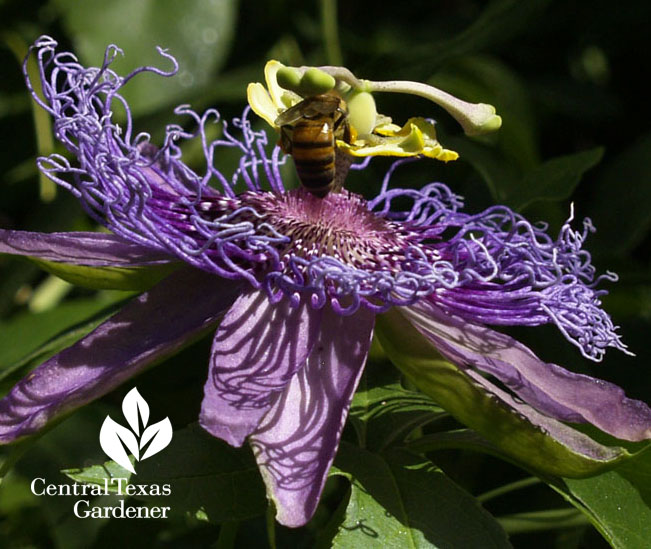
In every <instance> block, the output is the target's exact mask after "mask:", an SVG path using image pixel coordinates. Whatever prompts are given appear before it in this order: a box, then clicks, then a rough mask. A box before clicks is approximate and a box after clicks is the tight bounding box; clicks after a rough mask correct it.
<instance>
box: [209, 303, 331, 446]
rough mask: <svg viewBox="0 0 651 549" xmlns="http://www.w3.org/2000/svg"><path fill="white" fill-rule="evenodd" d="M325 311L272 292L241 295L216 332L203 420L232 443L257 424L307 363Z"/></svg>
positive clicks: (244, 436)
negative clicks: (273, 295) (275, 300)
mask: <svg viewBox="0 0 651 549" xmlns="http://www.w3.org/2000/svg"><path fill="white" fill-rule="evenodd" d="M321 316H322V311H321V310H316V309H313V308H312V307H311V306H310V305H309V304H306V303H305V302H302V303H301V304H300V305H299V306H298V307H292V306H290V302H289V300H288V299H284V300H283V301H281V302H280V303H277V304H272V303H270V302H269V299H268V298H267V295H266V294H265V293H264V292H260V291H257V290H255V291H251V292H249V293H248V294H246V295H243V296H241V297H240V298H238V300H237V301H236V302H235V303H234V304H233V306H232V307H231V309H230V310H229V311H228V313H227V314H226V316H225V317H224V320H223V321H222V323H221V324H220V326H219V329H218V330H217V334H216V335H215V341H214V342H213V347H212V357H211V361H210V372H209V375H208V380H207V381H206V385H205V387H204V399H203V403H202V405H201V416H200V418H199V422H200V423H201V425H202V427H203V428H204V429H206V431H208V432H209V433H211V434H213V435H214V436H216V437H219V438H221V439H223V440H225V441H226V442H228V443H229V444H231V445H233V446H241V445H242V444H243V443H244V439H246V437H247V436H248V435H249V434H251V432H253V430H254V429H255V428H256V427H257V426H258V424H259V423H260V420H261V419H262V417H263V416H264V415H265V414H266V412H267V411H268V410H269V408H270V407H271V403H272V400H273V395H274V393H277V392H278V391H281V390H282V389H284V388H285V386H286V385H287V384H288V383H289V381H290V380H291V378H292V376H293V375H294V374H295V373H296V372H297V371H298V370H299V368H301V367H302V366H303V364H304V363H305V359H306V358H307V357H308V355H309V354H310V352H311V350H312V347H313V345H314V343H315V341H316V339H317V335H318V330H319V326H320V324H321Z"/></svg>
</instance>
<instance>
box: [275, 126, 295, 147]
mask: <svg viewBox="0 0 651 549" xmlns="http://www.w3.org/2000/svg"><path fill="white" fill-rule="evenodd" d="M278 145H280V148H281V149H282V151H283V152H284V153H285V154H292V127H291V126H281V127H280V139H279V140H278Z"/></svg>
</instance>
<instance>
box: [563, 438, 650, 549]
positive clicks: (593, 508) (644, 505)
mask: <svg viewBox="0 0 651 549" xmlns="http://www.w3.org/2000/svg"><path fill="white" fill-rule="evenodd" d="M564 480H565V486H554V488H556V489H557V490H558V491H560V492H561V494H563V495H564V496H565V497H566V499H568V501H570V502H571V503H572V504H573V505H575V506H576V507H578V508H579V509H580V510H581V511H583V512H584V513H585V514H586V515H587V517H588V518H589V519H590V521H591V522H592V523H593V524H594V526H595V527H596V528H597V529H598V530H599V531H600V532H601V534H602V535H603V536H604V537H605V538H606V540H607V541H608V542H609V543H610V544H611V545H612V546H613V547H615V548H622V549H630V548H633V547H647V546H648V543H649V539H651V450H646V451H645V452H643V453H641V454H639V455H638V456H636V457H635V458H634V459H631V460H629V461H628V462H626V463H625V464H623V465H622V466H620V467H618V468H617V469H615V470H614V471H609V472H607V473H604V474H602V475H599V476H597V477H594V478H589V479H581V480H576V479H564Z"/></svg>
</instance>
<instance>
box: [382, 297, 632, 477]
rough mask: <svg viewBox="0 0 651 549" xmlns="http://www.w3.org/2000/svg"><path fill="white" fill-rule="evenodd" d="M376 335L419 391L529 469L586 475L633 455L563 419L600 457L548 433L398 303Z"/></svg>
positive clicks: (571, 435) (570, 434)
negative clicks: (442, 349)
mask: <svg viewBox="0 0 651 549" xmlns="http://www.w3.org/2000/svg"><path fill="white" fill-rule="evenodd" d="M376 334H377V335H378V337H379V339H380V342H381V343H382V347H383V348H384V350H385V351H386V352H387V355H388V356H389V357H390V358H391V360H392V361H393V362H394V363H395V364H396V366H398V368H400V369H401V370H402V371H403V372H404V373H405V374H406V375H407V376H408V377H409V378H410V379H411V380H412V381H413V383H414V384H415V385H416V386H417V387H418V388H419V389H420V390H421V391H423V392H424V393H425V394H427V395H429V396H430V397H432V398H433V399H434V401H435V402H436V403H437V404H439V405H440V406H441V407H443V408H445V409H446V410H447V411H448V412H450V413H451V414H452V415H453V416H455V417H456V418H457V419H458V420H459V421H461V422H462V423H464V424H465V425H468V426H469V427H471V428H473V429H475V430H477V431H479V433H481V434H482V435H483V436H484V437H486V438H487V439H488V440H489V441H490V442H492V443H493V444H495V445H496V446H498V447H499V448H500V449H501V450H502V451H503V452H505V454H507V455H509V456H511V458H512V459H513V460H514V461H515V462H516V463H519V464H521V465H522V466H523V467H525V468H528V469H530V470H533V471H536V472H537V473H538V474H542V475H553V476H566V477H584V476H589V475H594V474H596V473H598V472H600V471H603V470H604V469H606V468H611V467H613V466H614V465H615V464H616V463H618V462H620V461H622V460H624V459H626V458H628V457H630V454H629V453H628V452H627V451H626V450H625V449H624V448H621V447H617V446H615V447H608V446H603V445H601V444H598V443H597V442H595V441H593V440H592V439H590V438H589V437H588V436H587V435H584V434H582V433H580V432H578V431H574V430H572V429H571V428H570V427H567V426H564V425H563V424H561V423H560V422H557V425H558V426H557V429H558V430H559V431H561V430H563V431H564V433H565V437H566V440H572V441H577V448H586V447H589V448H590V449H589V452H590V454H591V455H592V456H599V457H590V456H589V455H588V454H587V452H588V451H587V450H586V453H581V452H580V451H579V450H577V449H574V448H572V447H570V446H568V445H566V444H564V443H562V442H560V441H559V440H557V439H555V438H553V437H552V436H549V435H548V434H547V433H545V432H544V431H543V430H542V429H541V428H540V427H538V426H535V425H533V424H532V423H530V422H529V421H528V420H526V419H524V418H522V417H520V416H519V414H517V413H515V411H514V410H512V409H510V408H509V407H507V406H506V405H505V404H504V403H503V402H501V401H498V400H497V398H495V397H494V396H493V395H491V394H487V393H486V392H485V390H484V389H482V388H480V387H479V386H478V385H476V384H475V383H474V382H472V380H471V379H470V378H469V377H468V376H466V375H465V374H464V373H463V372H462V371H461V370H460V369H459V368H457V367H456V366H454V365H453V364H451V363H450V362H447V361H445V360H442V359H441V357H440V355H439V353H438V352H437V351H436V349H435V348H434V347H433V346H432V345H431V344H430V342H429V341H427V340H426V339H425V338H424V337H423V336H422V335H420V334H419V333H418V332H417V331H416V330H415V328H410V324H409V322H408V321H407V320H406V319H405V318H404V316H402V314H401V313H400V312H399V311H398V310H397V308H394V309H391V310H390V311H388V312H387V313H384V314H382V315H379V316H378V318H377V320H376Z"/></svg>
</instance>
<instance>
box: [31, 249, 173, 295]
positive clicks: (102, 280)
mask: <svg viewBox="0 0 651 549" xmlns="http://www.w3.org/2000/svg"><path fill="white" fill-rule="evenodd" d="M29 259H30V260H31V261H33V262H34V263H36V264H37V265H38V266H39V267H40V268H41V269H43V270H44V271H47V272H48V273H51V274H53V275H56V276H58V277H59V278H62V279H63V280H65V281H67V282H70V283H71V284H75V285H76V286H82V287H84V288H91V289H93V290H131V291H137V292H143V291H145V290H148V289H149V288H151V287H152V286H153V285H154V284H156V283H157V282H160V281H161V280H162V279H163V278H165V277H166V276H167V275H169V274H171V273H172V271H174V270H176V269H178V268H179V264H178V263H167V264H165V265H157V266H151V267H134V268H131V267H129V268H123V267H87V266H85V265H72V264H70V263H59V262H57V261H46V260H44V259H37V258H35V257H30V258H29Z"/></svg>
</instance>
